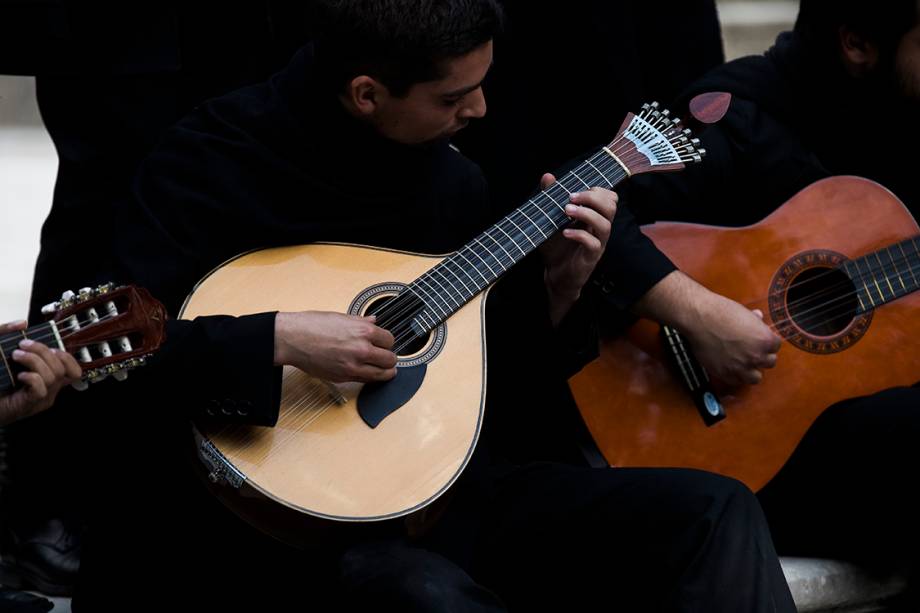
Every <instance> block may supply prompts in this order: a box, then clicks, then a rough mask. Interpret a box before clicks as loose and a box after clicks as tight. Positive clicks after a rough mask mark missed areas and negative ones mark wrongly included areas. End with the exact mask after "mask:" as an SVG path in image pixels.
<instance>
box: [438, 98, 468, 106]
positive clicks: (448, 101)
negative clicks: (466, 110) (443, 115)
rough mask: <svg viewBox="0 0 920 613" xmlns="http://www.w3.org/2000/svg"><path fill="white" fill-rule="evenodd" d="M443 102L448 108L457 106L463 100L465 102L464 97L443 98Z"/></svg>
mask: <svg viewBox="0 0 920 613" xmlns="http://www.w3.org/2000/svg"><path fill="white" fill-rule="evenodd" d="M442 100H443V101H444V104H445V105H446V106H453V105H455V104H457V103H458V102H460V101H461V100H463V96H461V97H459V98H443V99H442Z"/></svg>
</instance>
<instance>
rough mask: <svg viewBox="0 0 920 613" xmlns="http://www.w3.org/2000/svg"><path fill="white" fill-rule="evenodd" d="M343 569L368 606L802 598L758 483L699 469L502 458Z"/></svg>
mask: <svg viewBox="0 0 920 613" xmlns="http://www.w3.org/2000/svg"><path fill="white" fill-rule="evenodd" d="M340 573H341V578H342V582H343V583H344V588H345V590H344V593H345V594H346V595H347V597H348V598H349V599H350V600H349V602H348V606H349V607H350V610H356V611H358V610H368V607H371V606H373V607H374V608H381V607H382V608H383V609H386V610H399V611H432V612H433V611H439V612H447V611H451V612H452V611H505V610H512V611H536V610H560V611H562V610H571V611H581V610H593V609H595V608H597V607H603V608H605V609H607V610H614V611H629V612H635V611H686V612H690V611H695V612H707V613H717V612H719V611H726V612H733V613H737V612H739V611H745V612H748V613H754V612H759V611H795V607H794V604H793V602H792V598H791V595H790V593H789V590H788V587H787V585H786V582H785V579H784V577H783V574H782V570H781V568H780V565H779V561H778V559H777V556H776V553H775V551H774V548H773V544H772V541H771V538H770V533H769V530H768V528H767V525H766V522H765V519H764V517H763V514H762V512H761V509H760V506H759V504H758V503H757V500H756V498H755V496H754V495H753V494H752V493H751V492H750V490H748V489H747V488H746V487H745V486H743V485H742V484H740V483H738V482H737V481H734V480H731V479H727V478H724V477H719V476H716V475H712V474H708V473H704V472H700V471H692V470H679V469H589V468H579V467H573V466H568V465H559V464H534V465H527V466H523V467H516V468H510V469H508V468H506V469H504V470H499V471H495V474H494V475H491V476H490V477H489V478H488V479H486V480H485V481H484V483H483V484H479V485H477V486H474V487H468V486H464V487H463V488H462V489H461V491H460V492H458V493H457V495H456V496H455V498H454V500H452V501H451V504H450V506H449V507H448V511H447V513H446V514H445V516H444V518H443V519H442V520H441V521H440V522H439V523H438V524H437V527H436V528H435V529H434V530H433V531H432V532H431V533H430V534H428V535H426V536H425V537H424V538H421V539H419V540H416V541H410V540H408V539H406V538H398V537H393V538H389V539H383V540H378V541H375V542H370V543H363V544H360V545H356V546H353V547H351V548H350V549H349V550H347V551H346V552H345V553H344V555H343V556H342V557H341V560H340Z"/></svg>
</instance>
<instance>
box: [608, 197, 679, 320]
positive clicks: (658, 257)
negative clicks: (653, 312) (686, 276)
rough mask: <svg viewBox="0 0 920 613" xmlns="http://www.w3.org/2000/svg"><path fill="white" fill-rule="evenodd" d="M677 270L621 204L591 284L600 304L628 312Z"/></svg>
mask: <svg viewBox="0 0 920 613" xmlns="http://www.w3.org/2000/svg"><path fill="white" fill-rule="evenodd" d="M674 270H675V266H674V264H672V263H671V260H669V259H668V257H667V256H666V255H665V254H663V253H662V252H661V251H659V250H658V248H657V247H655V244H654V243H652V241H651V240H649V238H648V237H647V236H645V235H644V234H642V232H641V230H639V224H638V223H637V222H636V218H635V216H634V215H633V213H632V211H631V210H630V208H629V206H627V205H626V204H625V203H624V202H622V201H621V203H620V205H619V206H618V207H617V214H616V217H614V219H613V228H612V230H611V234H610V240H608V241H607V250H606V251H605V252H604V256H603V258H602V259H601V261H600V262H599V263H598V265H597V268H596V269H595V273H594V275H593V278H592V280H591V282H590V283H591V284H592V285H593V288H594V290H595V291H597V292H599V294H600V299H601V301H602V302H603V303H605V304H606V305H608V306H610V307H613V308H614V309H616V310H619V311H626V310H627V309H629V307H631V306H632V305H633V304H635V302H636V301H637V300H639V298H641V297H642V296H644V295H645V293H646V292H648V291H649V290H650V289H651V288H652V287H653V286H654V285H655V284H656V283H658V282H659V281H661V280H662V279H664V278H665V277H666V276H668V275H669V274H670V273H671V272H672V271H674Z"/></svg>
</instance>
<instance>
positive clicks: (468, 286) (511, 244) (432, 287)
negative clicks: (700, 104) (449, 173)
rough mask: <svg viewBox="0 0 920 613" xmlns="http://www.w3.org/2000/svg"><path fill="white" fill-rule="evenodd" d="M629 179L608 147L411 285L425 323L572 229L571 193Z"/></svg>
mask: <svg viewBox="0 0 920 613" xmlns="http://www.w3.org/2000/svg"><path fill="white" fill-rule="evenodd" d="M627 176H628V172H627V171H626V168H625V167H624V166H623V165H622V163H621V162H620V161H619V160H617V159H616V157H615V156H614V154H613V153H611V152H610V150H609V149H608V148H607V147H604V148H601V149H599V150H598V151H597V152H595V153H594V155H592V156H590V157H588V158H587V159H586V160H585V161H584V162H582V163H581V164H580V165H579V166H578V167H576V168H575V169H574V170H572V171H571V172H569V173H567V174H566V175H564V176H563V177H561V178H560V179H559V180H557V181H556V182H555V183H553V184H552V185H550V186H549V187H547V188H546V189H543V190H540V191H539V192H538V193H536V194H535V195H534V196H533V197H532V198H531V199H530V200H528V201H527V202H526V203H524V204H523V205H521V206H520V207H518V208H517V209H515V210H514V211H513V212H511V213H510V214H508V215H506V216H505V217H504V218H502V219H501V221H499V222H498V223H496V224H494V225H493V226H491V227H490V228H488V229H487V230H486V231H485V232H483V233H482V234H480V235H479V236H477V237H476V238H474V239H473V240H472V241H470V242H469V243H467V244H466V245H465V246H464V247H462V248H461V249H459V250H458V251H456V252H454V253H453V254H451V255H450V256H448V257H447V258H445V259H444V260H443V261H442V262H441V263H440V264H438V265H437V266H435V267H433V268H432V269H431V270H429V271H428V272H426V273H425V274H423V275H422V276H421V277H419V278H418V279H416V280H415V281H413V282H412V284H411V285H410V286H409V289H410V290H411V291H412V292H413V293H414V294H415V295H416V296H418V298H419V299H420V300H421V301H422V302H423V303H424V304H425V308H424V311H423V313H422V314H421V315H420V318H421V319H422V320H423V321H424V322H426V323H427V324H428V325H429V326H431V327H433V326H435V325H437V324H438V323H440V322H442V321H444V320H446V319H447V318H448V317H450V316H451V315H452V314H453V313H455V312H456V311H458V310H459V309H460V308H461V307H462V306H463V305H465V304H466V303H468V302H469V301H470V300H472V299H473V298H474V297H475V296H476V295H478V294H479V293H480V292H482V291H483V290H485V289H486V288H487V287H489V286H490V285H492V284H493V283H495V281H497V280H498V279H499V278H500V277H501V276H502V275H503V274H504V273H505V272H507V271H508V270H510V269H511V267H512V266H514V265H515V264H517V263H518V262H520V261H521V260H523V259H524V258H525V257H527V255H528V254H530V253H531V252H532V251H534V250H535V249H536V248H537V247H539V246H540V245H541V244H543V243H544V242H545V241H546V240H548V239H549V238H550V237H552V236H553V235H554V234H556V232H558V231H560V230H562V229H563V228H565V227H566V226H568V225H569V223H570V222H571V220H570V219H569V217H568V216H567V215H566V213H565V206H566V205H567V204H568V203H569V199H570V197H571V195H572V194H574V193H576V192H581V191H585V190H588V189H591V188H593V187H604V188H608V189H612V188H614V187H615V186H616V185H617V184H619V183H620V182H621V181H623V179H625V178H626V177H627Z"/></svg>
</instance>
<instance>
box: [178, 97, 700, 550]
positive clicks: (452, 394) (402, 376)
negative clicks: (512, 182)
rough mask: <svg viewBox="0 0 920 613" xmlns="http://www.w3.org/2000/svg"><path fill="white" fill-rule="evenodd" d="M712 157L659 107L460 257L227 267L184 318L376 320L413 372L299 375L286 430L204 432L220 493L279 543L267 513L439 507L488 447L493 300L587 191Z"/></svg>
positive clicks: (276, 254) (269, 260)
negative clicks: (374, 377)
mask: <svg viewBox="0 0 920 613" xmlns="http://www.w3.org/2000/svg"><path fill="white" fill-rule="evenodd" d="M703 153H704V152H703V151H702V150H700V149H699V148H698V141H696V140H695V139H693V138H691V136H690V134H689V131H687V130H683V129H682V128H681V126H679V122H678V121H675V120H673V119H671V118H670V117H669V116H668V112H667V111H659V110H658V108H657V105H646V106H645V107H643V110H642V112H641V113H640V114H638V115H633V114H630V115H629V116H627V118H626V120H625V121H624V123H623V125H622V127H621V129H620V131H619V133H618V135H617V137H616V138H615V139H614V140H613V141H612V142H611V143H609V144H608V145H607V146H605V147H602V148H600V149H598V150H597V151H596V152H594V153H593V154H592V155H590V156H589V157H588V158H586V159H585V160H584V161H583V162H582V163H581V164H580V165H578V166H577V167H575V168H574V169H573V170H572V171H571V172H568V173H566V174H564V175H563V176H561V177H560V178H559V179H558V180H557V181H556V182H555V183H553V184H552V185H550V186H548V187H547V188H546V189H543V190H541V191H539V192H538V193H536V194H535V195H534V196H533V197H532V198H531V199H530V200H528V201H527V202H526V203H524V204H523V205H522V206H520V207H518V208H517V209H516V210H514V211H513V212H512V213H510V214H509V215H507V216H506V217H504V218H503V219H501V220H500V221H499V222H498V223H496V224H494V225H493V226H491V227H489V228H488V229H486V230H485V231H484V232H482V233H481V234H479V235H478V236H476V237H474V238H473V239H472V240H471V241H470V242H469V243H467V244H466V245H465V246H464V247H463V248H461V249H460V250H458V251H456V252H454V253H451V254H448V255H442V256H426V255H417V254H409V253H401V252H397V251H392V250H385V249H375V248H372V247H362V246H352V245H340V244H323V243H316V244H310V245H303V246H296V247H283V248H277V249H266V250H261V251H256V252H252V253H248V254H244V255H241V256H238V257H237V258H235V259H233V260H231V261H229V262H227V263H225V264H223V265H222V266H220V267H219V268H217V269H216V270H214V271H212V272H211V273H210V274H209V275H208V276H207V277H205V278H204V279H203V280H202V281H201V282H200V283H199V284H198V286H197V287H196V288H195V289H194V290H193V292H192V294H191V295H190V296H189V297H188V299H187V300H186V303H185V305H184V306H183V309H182V312H181V317H183V318H187V319H188V318H193V317H197V316H200V315H208V314H230V315H243V314H248V313H256V312H262V311H271V310H281V311H303V310H318V311H336V312H345V313H352V314H355V315H367V314H376V316H377V325H379V326H381V327H383V328H385V329H387V330H389V331H390V332H391V333H392V334H393V336H394V338H395V339H396V344H395V347H394V351H395V352H396V354H397V356H398V360H399V362H398V368H397V372H398V374H397V376H396V378H395V379H393V380H391V381H388V382H386V383H384V384H372V385H360V384H343V385H332V384H329V383H326V382H323V381H318V380H316V379H314V378H312V377H310V376H309V375H307V374H306V373H304V372H302V371H299V370H297V369H294V368H291V367H285V369H284V379H283V388H282V401H281V413H280V418H279V421H278V424H277V426H276V427H275V428H258V427H251V426H242V425H226V426H211V425H203V424H201V425H199V426H198V428H197V435H198V441H199V455H200V456H201V459H202V461H203V463H204V465H205V466H206V472H207V473H208V476H209V477H210V479H211V480H212V481H213V482H215V483H222V484H224V486H223V487H219V488H217V490H218V495H220V496H221V497H222V498H223V499H224V500H225V502H227V503H228V504H229V505H230V506H231V507H233V508H234V509H235V510H236V511H237V512H238V513H240V514H241V515H243V516H244V517H246V518H247V519H249V520H250V521H253V522H255V523H258V524H260V525H261V526H262V527H263V528H264V529H266V530H268V531H271V532H274V533H276V534H278V532H279V529H278V523H279V522H278V521H277V520H276V519H275V518H273V520H271V521H269V520H266V519H265V515H267V514H271V513H274V514H275V515H277V513H278V512H279V511H280V510H281V509H284V510H287V511H291V512H293V513H294V514H295V515H296V514H302V515H305V516H312V517H314V518H316V517H318V518H324V519H333V520H339V521H346V522H364V521H375V520H384V519H389V518H394V517H399V516H403V515H406V514H408V513H411V512H413V511H415V510H418V509H421V508H423V507H424V506H425V505H427V504H429V503H430V502H432V501H433V500H435V499H436V498H437V497H438V496H440V495H441V494H442V493H443V492H444V491H446V489H447V488H448V487H449V486H450V485H451V484H452V483H453V482H454V481H455V480H456V479H457V477H458V476H459V475H460V473H461V471H462V470H463V468H464V466H465V465H466V463H467V461H468V460H469V458H470V456H471V454H472V452H473V449H474V447H475V445H476V441H477V437H478V435H479V429H480V426H481V423H482V413H483V407H484V402H485V372H486V362H485V355H486V351H485V349H486V339H485V334H484V320H483V313H484V304H485V295H486V292H487V290H488V288H489V287H490V286H491V285H492V284H493V283H494V282H495V281H496V280H498V279H499V278H500V277H501V276H502V275H503V274H504V273H505V272H506V271H508V270H509V269H511V268H512V267H513V266H514V265H515V264H517V263H518V262H519V261H521V260H522V259H523V258H524V257H526V256H527V255H528V254H529V253H531V252H533V251H534V250H535V249H536V248H537V247H538V246H539V245H540V244H542V243H543V242H544V241H546V240H547V239H548V238H549V237H551V236H552V235H554V234H555V233H556V232H558V231H560V230H561V229H563V228H564V227H566V225H568V223H569V221H570V220H569V217H568V216H567V215H566V213H565V205H566V204H567V203H568V201H569V197H570V195H571V194H572V193H574V192H581V191H584V190H587V189H590V188H593V187H604V188H613V187H614V186H616V185H617V184H618V183H619V182H620V181H622V180H624V179H625V178H627V177H628V176H630V175H633V174H638V173H643V172H653V171H669V170H678V169H680V168H683V167H684V165H685V164H686V163H689V162H694V161H698V160H699V159H700V157H701V156H702V155H703ZM292 279H300V280H303V279H307V280H309V282H308V283H296V284H294V283H291V282H290V281H291V280H292ZM227 484H229V486H230V487H226V485H227ZM295 523H296V522H295ZM296 530H297V529H296V526H295V527H292V531H294V532H296ZM280 536H282V537H283V538H288V537H291V534H289V533H288V534H283V535H280ZM294 538H295V539H296V535H295V536H294Z"/></svg>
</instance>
